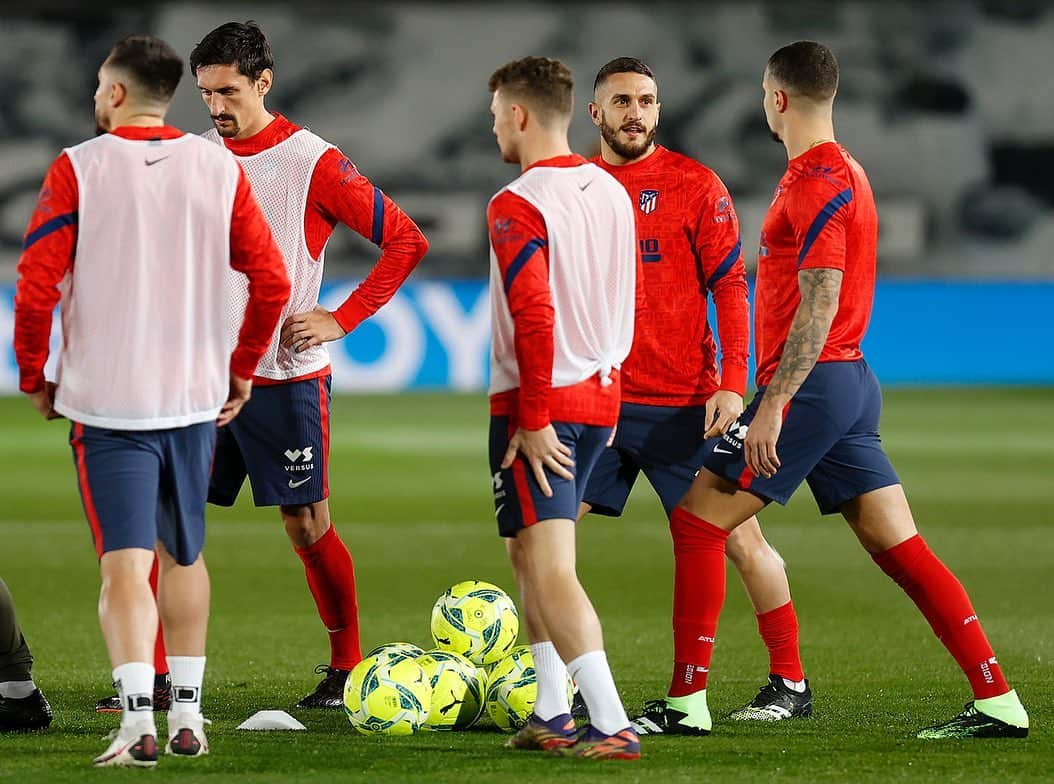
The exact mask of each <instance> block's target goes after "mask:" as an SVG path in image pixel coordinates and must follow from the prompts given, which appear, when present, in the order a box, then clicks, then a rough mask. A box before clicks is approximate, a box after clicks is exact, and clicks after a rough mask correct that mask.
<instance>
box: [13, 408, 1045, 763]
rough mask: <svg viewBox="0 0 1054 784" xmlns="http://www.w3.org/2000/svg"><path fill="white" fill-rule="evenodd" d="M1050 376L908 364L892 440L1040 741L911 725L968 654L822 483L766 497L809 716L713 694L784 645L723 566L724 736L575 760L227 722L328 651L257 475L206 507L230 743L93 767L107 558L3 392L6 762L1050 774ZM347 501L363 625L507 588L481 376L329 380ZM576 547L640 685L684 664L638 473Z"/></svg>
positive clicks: (60, 427)
mask: <svg viewBox="0 0 1054 784" xmlns="http://www.w3.org/2000/svg"><path fill="white" fill-rule="evenodd" d="M1052 411H1054V390H1050V389H1045V390H1028V389H1025V390H973V389H954V390H928V389H918V390H893V391H889V392H888V393H887V397H886V412H885V418H884V438H885V443H886V445H887V447H888V449H889V451H890V453H891V455H892V458H893V461H894V463H895V465H896V466H897V468H898V470H899V471H900V473H901V476H902V478H903V480H904V483H905V485H906V487H907V490H908V496H909V498H910V499H911V501H912V504H913V507H914V511H915V514H916V518H917V520H918V522H919V526H920V528H921V530H922V532H923V534H924V535H925V536H926V537H927V539H928V540H929V542H930V544H931V545H932V546H933V548H934V550H935V551H936V552H937V553H938V554H939V555H940V556H941V557H942V558H943V559H944V560H945V561H946V562H947V563H948V564H949V565H950V566H951V567H952V569H953V570H954V571H955V572H956V573H957V574H958V576H959V577H960V579H962V581H963V582H964V584H965V585H966V586H967V589H968V590H969V591H970V594H971V596H972V598H973V600H974V604H975V605H976V607H977V611H978V613H979V615H980V617H981V619H982V622H983V623H984V625H985V629H986V630H987V632H988V635H989V637H990V639H991V640H992V642H993V644H994V646H995V649H996V652H997V655H998V656H999V659H1000V661H1001V663H1002V664H1003V666H1004V668H1005V671H1006V673H1007V674H1008V676H1009V678H1010V679H1011V681H1012V683H1013V684H1014V685H1015V686H1016V687H1017V689H1018V691H1019V693H1020V694H1021V696H1022V698H1023V700H1024V702H1025V705H1026V707H1028V708H1029V710H1030V714H1031V721H1032V735H1031V736H1030V737H1029V738H1028V739H1027V740H1025V741H987V742H986V741H981V742H978V741H974V742H965V741H948V742H928V743H924V742H922V741H918V740H915V739H914V733H915V731H916V730H917V729H918V728H919V727H922V726H924V725H927V724H929V723H931V722H933V721H936V720H941V719H945V718H947V717H949V716H950V715H952V714H953V713H954V712H956V711H958V710H959V709H960V708H961V706H962V704H963V703H964V702H965V701H966V700H967V699H968V698H969V691H968V688H967V685H966V682H965V679H964V678H963V677H962V675H961V674H960V673H959V671H958V669H957V668H956V667H955V665H954V664H953V662H952V661H951V659H950V657H949V656H948V655H947V654H946V653H945V652H944V650H943V648H941V646H940V645H939V643H938V642H937V641H936V640H935V639H934V638H933V636H932V634H931V633H930V630H929V628H928V626H927V625H926V624H925V622H924V621H923V619H922V617H921V616H920V615H919V614H918V613H917V612H916V611H915V608H914V607H913V606H912V605H911V603H910V601H909V600H908V599H907V597H905V596H904V595H903V594H902V593H901V592H900V590H899V589H898V588H896V586H894V585H893V584H892V583H891V582H890V581H889V580H888V579H886V578H885V577H884V576H883V575H882V574H881V572H880V571H879V570H878V569H877V568H876V567H875V566H874V565H873V564H872V563H871V561H870V559H869V558H868V557H867V555H866V554H865V553H864V552H863V551H862V550H861V549H860V548H859V547H858V546H857V544H856V542H855V540H854V539H853V538H852V536H851V534H850V532H849V530H848V528H847V527H846V526H845V525H844V524H843V523H842V522H841V521H840V519H839V518H824V519H821V518H820V517H819V516H818V515H817V513H816V511H815V507H814V506H813V503H812V500H811V498H810V497H809V495H808V492H807V491H803V492H799V494H798V495H797V496H795V498H794V499H793V500H792V502H791V504H790V505H789V506H788V507H787V508H770V509H768V510H766V511H765V512H763V513H762V515H761V520H762V526H763V528H764V529H765V531H766V533H767V535H768V537H769V539H770V541H771V542H772V543H773V545H774V546H775V547H776V548H777V549H778V550H779V551H780V553H781V554H782V555H783V556H784V558H785V559H786V561H787V564H788V569H789V573H790V580H791V586H792V590H793V594H794V600H795V605H796V607H797V609H798V613H799V616H800V621H801V640H802V651H803V657H804V661H805V665H806V670H807V672H808V676H809V678H810V679H811V682H812V686H813V690H814V692H815V695H816V716H815V718H813V719H811V720H807V721H795V722H785V723H780V724H776V725H768V726H765V725H742V724H735V725H734V724H731V723H728V722H723V721H721V720H720V718H719V717H720V716H722V715H723V714H724V713H726V712H727V711H729V710H730V709H732V708H733V707H736V706H737V705H738V704H740V703H742V702H744V701H746V700H748V699H750V698H751V697H752V696H753V694H754V692H755V690H756V689H757V687H758V686H759V685H760V683H761V682H763V680H764V678H765V675H766V669H767V666H766V665H767V659H766V657H765V652H764V648H763V646H762V644H761V642H760V640H759V638H758V636H757V632H756V627H755V621H754V617H753V614H752V613H751V611H750V609H749V604H748V602H747V601H746V598H745V596H744V594H743V591H742V589H741V588H740V586H739V585H738V580H737V578H736V576H735V574H734V572H730V575H729V580H730V586H729V592H728V603H727V605H726V609H725V612H724V615H723V617H722V621H721V627H720V630H719V637H718V647H717V650H716V653H715V658H714V662H713V671H712V676H711V682H710V700H711V707H712V709H713V711H714V715H715V717H716V718H717V721H716V724H715V728H714V734H713V735H712V736H710V737H709V738H700V739H682V738H657V739H656V738H650V739H649V738H646V739H645V740H644V744H643V752H644V757H643V759H642V760H641V761H640V762H639V763H582V762H576V761H573V760H559V759H551V758H548V757H546V756H544V755H536V754H527V753H523V752H513V751H510V750H507V749H505V748H504V747H503V745H502V744H503V742H504V736H503V735H501V734H499V733H498V732H496V731H495V730H494V729H493V728H492V727H490V728H488V727H484V726H480V727H478V728H477V729H475V730H473V731H470V732H467V733H460V734H419V735H416V736H413V737H408V738H377V737H363V736H359V735H357V734H356V733H355V732H354V731H353V730H352V728H351V726H350V725H349V724H348V722H347V720H346V719H345V718H344V716H343V714H342V713H340V712H329V713H319V712H308V711H295V710H292V711H291V712H292V713H294V715H297V716H298V717H299V718H301V719H302V720H303V722H304V723H305V724H306V725H307V727H308V731H307V732H301V733H292V732H289V733H248V732H237V731H235V729H234V727H235V726H236V725H237V724H238V723H239V722H241V721H242V720H243V719H245V718H246V717H247V716H248V715H250V714H251V713H253V712H254V711H256V710H260V709H265V708H283V709H288V708H290V706H291V704H292V703H293V702H295V700H296V699H297V698H299V697H300V696H302V695H303V694H305V693H307V691H309V690H310V689H311V688H312V687H313V685H314V683H315V682H316V679H317V677H318V676H316V675H314V674H313V673H312V668H313V667H314V665H316V664H318V663H320V662H325V661H326V660H327V654H328V643H327V639H326V635H325V632H324V631H323V629H322V626H321V623H320V621H319V620H318V618H317V616H316V614H315V608H314V605H313V603H312V600H311V597H310V595H309V593H308V591H307V587H306V585H305V582H304V577H303V572H302V568H301V565H300V562H299V560H298V559H297V557H296V556H295V555H294V554H293V552H292V550H291V549H290V547H289V545H288V543H287V541H286V538H285V535H284V533H283V532H282V528H281V524H280V522H279V521H278V520H277V513H276V512H275V510H272V509H263V510H257V509H254V508H253V507H252V506H251V505H250V503H249V502H248V498H247V495H248V494H247V493H243V495H242V498H241V501H240V503H239V504H238V506H236V507H235V508H234V509H231V510H215V509H214V510H212V511H211V515H210V528H209V534H208V543H207V547H206V556H207V559H208V563H209V566H210V569H211V573H212V580H213V607H212V623H211V626H210V638H209V666H208V671H207V675H206V684H205V685H206V702H205V711H206V715H208V716H209V717H211V719H212V720H213V722H214V723H213V725H212V727H211V729H210V731H209V739H210V742H211V746H212V754H211V755H210V756H209V757H208V758H205V759H202V760H194V761H190V760H172V759H162V760H161V763H160V764H159V766H158V768H157V769H156V770H155V771H154V772H153V773H149V774H147V773H140V772H138V771H127V772H117V773H111V772H107V771H94V770H92V769H91V768H90V760H91V758H92V756H94V755H95V754H97V753H99V752H100V751H101V750H102V749H103V748H104V746H105V743H104V741H103V740H102V736H103V735H104V734H105V733H106V732H107V731H108V730H109V729H110V728H111V727H112V726H114V723H115V720H114V718H113V717H112V716H97V715H95V714H94V713H93V712H92V710H91V709H92V706H93V705H94V702H95V700H96V699H97V698H98V697H100V696H102V695H104V694H106V693H107V692H108V690H109V688H110V683H109V681H110V678H109V668H108V664H107V661H106V655H105V651H104V648H103V643H102V638H101V635H100V632H99V629H98V625H97V621H96V614H95V613H96V597H97V590H98V576H97V571H96V565H95V559H94V556H93V551H92V548H91V542H90V536H89V533H88V527H87V524H86V523H85V522H84V520H83V516H82V512H81V507H80V501H79V497H78V495H77V490H76V485H75V482H74V472H73V468H72V464H71V460H70V456H69V447H68V446H67V444H66V427H67V426H66V425H65V423H45V422H43V421H41V420H39V419H38V418H37V417H36V416H35V414H34V413H33V412H32V411H31V409H30V408H29V406H28V405H27V404H26V402H25V401H23V400H19V399H8V400H0V476H2V477H3V480H2V491H0V574H2V575H3V577H4V579H5V580H6V581H7V582H8V584H9V585H10V587H11V590H12V591H13V593H14V595H15V600H16V604H17V606H18V610H19V613H20V617H21V621H22V624H23V627H24V630H25V633H26V635H27V637H28V639H29V641H30V644H31V645H32V648H33V653H34V655H35V657H36V667H35V670H34V675H35V677H36V680H37V682H38V683H39V684H40V685H41V686H42V687H43V689H44V690H45V692H46V694H47V695H48V697H49V698H50V700H51V703H52V705H53V706H54V709H55V722H54V724H53V725H52V728H51V730H50V732H48V733H45V734H34V735H21V736H10V735H8V736H0V782H29V781H82V780H83V781H98V780H101V779H103V778H106V779H111V778H112V779H116V778H122V780H123V778H124V777H125V776H130V777H131V776H142V775H146V776H149V777H152V780H155V781H156V780H166V781H168V780H171V781H177V780H178V781H181V782H194V781H213V782H300V781H304V782H307V781H311V782H324V781H362V782H386V781H392V782H394V781H419V782H431V783H433V784H444V783H445V782H449V783H450V784H476V782H490V781H510V782H511V781H521V782H534V781H568V782H570V781H574V782H592V781H605V782H607V781H663V782H664V784H673V783H674V782H699V781H716V782H726V781H773V782H790V781H810V782H841V781H849V780H853V781H882V782H897V781H919V782H931V781H942V782H952V781H964V782H965V781H971V782H975V781H979V782H1007V781H1051V780H1052V779H1054V744H1052V742H1051V740H1052V737H1054V733H1052V730H1051V727H1052V723H1054V704H1052V701H1054V668H1052V662H1054V612H1052V610H1051V604H1050V596H1051V590H1050V582H1051V577H1052V576H1054V533H1052V530H1054V529H1052V518H1054V513H1052V511H1051V510H1052V509H1054V446H1052V444H1054V415H1052ZM332 422H333V433H332V458H331V477H330V484H331V488H332V508H333V517H334V520H335V521H336V524H337V526H338V529H339V530H340V532H341V534H342V535H343V537H344V538H345V540H346V541H347V542H348V544H349V546H350V547H351V549H352V552H353V555H354V557H355V562H356V566H357V571H358V580H359V595H360V606H361V614H362V633H363V645H364V647H366V648H368V647H372V646H374V645H376V644H378V643H381V642H385V641H388V640H409V641H412V642H416V643H418V644H421V645H425V646H427V645H428V644H429V634H428V618H429V611H430V609H431V606H432V602H433V601H434V599H435V598H436V596H437V595H438V594H439V593H440V592H441V591H442V590H443V589H444V588H445V587H446V586H447V585H449V584H450V583H453V582H455V581H458V580H462V579H468V578H479V579H485V580H490V581H493V582H495V583H497V584H499V585H502V586H504V587H506V588H507V589H509V590H510V592H511V588H512V585H511V579H510V574H509V569H508V567H507V565H506V563H505V560H504V551H503V548H502V546H501V544H500V542H499V540H498V538H497V536H496V535H495V526H494V522H493V507H492V504H491V500H490V483H489V476H488V470H487V464H486V438H485V436H486V426H487V409H486V401H485V399H484V398H482V397H478V396H454V395H449V396H448V395H425V394H414V395H402V396H363V397H338V398H336V399H335V401H334V404H333V417H332ZM579 548H580V557H579V560H580V570H581V576H582V579H583V582H584V583H585V585H586V587H587V589H588V590H589V591H590V593H591V595H592V597H593V599H594V601H595V603H596V606H597V609H598V611H599V613H600V616H601V619H602V620H603V623H604V630H605V634H606V638H607V648H608V652H609V657H610V660H611V663H612V665H613V668H614V672H615V677H616V680H617V682H618V684H619V687H620V689H621V691H622V694H623V697H624V699H625V702H626V704H627V706H629V707H630V708H631V709H632V708H633V707H635V706H639V705H640V703H641V701H642V700H643V699H645V698H649V697H655V696H658V695H660V694H662V693H663V691H664V689H665V687H666V685H667V679H668V676H669V666H670V654H671V639H670V637H671V635H670V622H669V615H670V607H671V598H670V590H671V586H672V569H671V556H670V544H669V535H668V533H667V528H666V523H665V520H664V519H663V517H662V515H661V510H660V507H659V505H658V503H657V502H656V501H655V499H654V497H653V496H652V495H651V493H650V490H649V489H648V488H647V487H646V486H641V487H639V488H638V491H637V492H636V494H635V499H634V501H633V502H632V503H631V505H630V509H629V510H628V513H627V514H626V515H625V517H623V518H622V519H620V520H610V519H607V518H592V519H589V520H588V521H587V523H586V524H585V525H584V526H583V527H582V529H581V533H580V538H579Z"/></svg>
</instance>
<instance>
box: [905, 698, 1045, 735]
mask: <svg viewBox="0 0 1054 784" xmlns="http://www.w3.org/2000/svg"><path fill="white" fill-rule="evenodd" d="M916 737H918V738H922V739H923V740H937V739H941V738H1027V737H1028V727H1027V726H1026V727H1017V726H1015V725H1013V724H1008V723H1007V722H1005V721H1003V720H1001V719H997V718H996V717H995V716H989V715H988V714H987V713H981V711H979V710H977V706H975V705H974V703H973V701H972V700H971V701H970V702H968V703H966V707H965V708H963V712H962V713H960V714H959V715H958V716H956V717H955V718H952V719H948V721H945V722H942V723H941V724H935V725H933V726H932V727H927V728H926V729H924V730H919V733H918V735H916Z"/></svg>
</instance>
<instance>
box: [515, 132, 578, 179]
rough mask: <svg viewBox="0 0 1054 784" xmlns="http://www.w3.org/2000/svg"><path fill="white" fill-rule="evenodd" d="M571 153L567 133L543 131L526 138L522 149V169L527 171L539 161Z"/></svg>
mask: <svg viewBox="0 0 1054 784" xmlns="http://www.w3.org/2000/svg"><path fill="white" fill-rule="evenodd" d="M563 155H571V145H569V144H568V143H567V134H566V133H542V134H538V135H536V136H534V137H531V138H528V139H524V140H523V147H522V148H521V149H520V171H527V169H529V168H530V167H531V166H534V164H536V163H538V161H545V160H548V159H549V158H559V157H560V156H563Z"/></svg>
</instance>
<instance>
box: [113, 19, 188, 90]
mask: <svg viewBox="0 0 1054 784" xmlns="http://www.w3.org/2000/svg"><path fill="white" fill-rule="evenodd" d="M106 63H107V64H108V65H109V66H110V67H112V68H119V69H121V70H122V71H124V72H125V73H126V74H127V75H128V76H129V77H130V79H131V80H132V81H133V82H134V83H135V86H136V87H138V88H139V89H141V90H142V91H143V94H144V96H145V97H147V98H151V99H153V100H156V101H160V102H163V103H168V102H169V101H171V100H172V96H173V95H175V92H176V87H178V86H179V80H180V79H182V78H183V58H182V57H180V56H179V54H178V53H177V52H176V50H175V49H173V48H172V47H171V46H169V45H168V44H167V43H165V42H164V41H162V40H161V39H160V38H155V37H154V36H152V35H129V36H126V37H125V38H122V39H121V40H120V41H118V42H117V43H115V44H114V45H113V49H111V50H110V54H109V55H108V56H107V58H106Z"/></svg>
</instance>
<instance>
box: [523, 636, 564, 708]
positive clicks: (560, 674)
mask: <svg viewBox="0 0 1054 784" xmlns="http://www.w3.org/2000/svg"><path fill="white" fill-rule="evenodd" d="M531 655H532V656H533V657H534V671H535V672H536V673H537V674H538V698H537V700H535V703H534V715H535V716H537V717H538V718H539V719H541V720H542V721H548V720H549V719H552V718H555V717H556V716H560V715H561V714H564V713H570V712H571V706H570V705H569V704H568V702H567V667H566V665H564V660H563V659H561V658H560V654H559V653H557V652H556V646H555V645H553V644H552V642H550V641H549V640H546V641H545V642H532V643H531Z"/></svg>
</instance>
